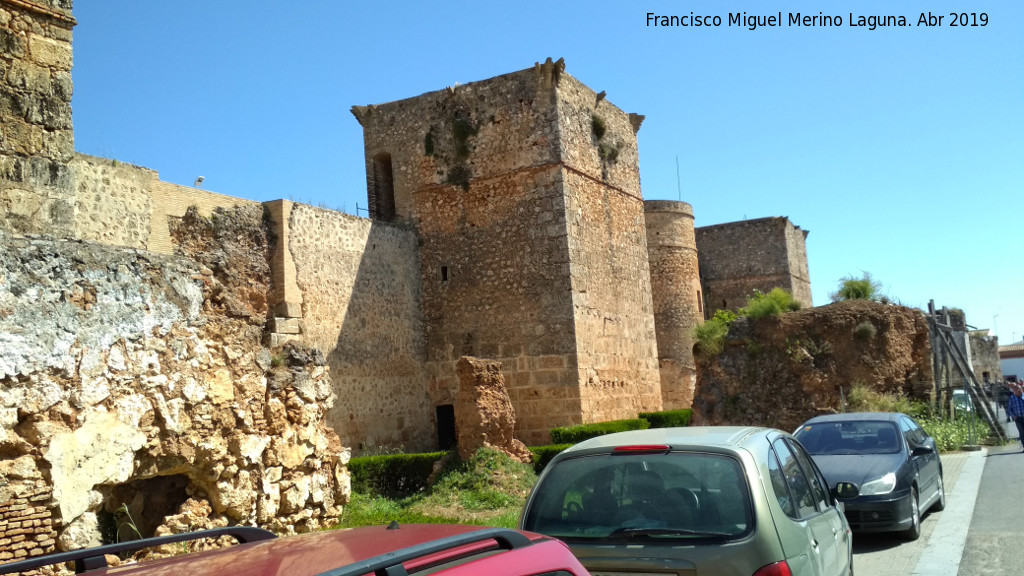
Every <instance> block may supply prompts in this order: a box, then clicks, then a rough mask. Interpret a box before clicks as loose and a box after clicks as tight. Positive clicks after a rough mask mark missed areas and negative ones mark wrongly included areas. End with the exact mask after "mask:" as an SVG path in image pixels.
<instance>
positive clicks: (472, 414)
mask: <svg viewBox="0 0 1024 576" xmlns="http://www.w3.org/2000/svg"><path fill="white" fill-rule="evenodd" d="M456 368H457V370H458V374H459V398H458V401H457V402H456V403H455V429H456V433H457V435H458V446H459V457H460V458H462V459H464V460H465V459H468V458H469V457H470V456H472V455H473V453H475V452H476V451H477V450H478V449H480V448H482V447H484V446H487V447H489V448H494V449H496V450H501V451H502V452H505V453H507V454H509V455H510V456H512V457H513V458H515V459H516V460H519V461H520V462H530V460H531V459H532V454H531V453H530V451H529V449H527V448H526V445H524V444H523V443H522V442H520V441H519V440H516V439H515V438H514V437H513V435H512V431H513V429H514V428H515V424H516V413H515V408H513V406H512V400H511V399H509V397H508V390H507V389H506V388H505V379H504V378H503V377H502V375H501V363H500V362H494V361H493V360H481V359H478V358H471V357H469V356H463V357H462V358H459V362H458V364H457V366H456Z"/></svg>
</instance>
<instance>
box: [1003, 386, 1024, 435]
mask: <svg viewBox="0 0 1024 576" xmlns="http://www.w3.org/2000/svg"><path fill="white" fill-rule="evenodd" d="M1012 387H1013V394H1011V395H1010V400H1009V401H1008V402H1007V403H1006V414H1007V415H1008V416H1009V417H1010V418H1013V423H1014V424H1016V425H1017V439H1018V440H1020V444H1021V446H1022V447H1024V397H1022V396H1024V389H1022V387H1021V385H1020V384H1017V383H1014V384H1012Z"/></svg>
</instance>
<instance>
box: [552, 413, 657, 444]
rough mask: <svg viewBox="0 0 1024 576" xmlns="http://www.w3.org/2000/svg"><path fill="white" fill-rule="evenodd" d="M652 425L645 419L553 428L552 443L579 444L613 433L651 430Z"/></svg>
mask: <svg viewBox="0 0 1024 576" xmlns="http://www.w3.org/2000/svg"><path fill="white" fill-rule="evenodd" d="M650 426H651V423H650V422H648V421H647V420H644V419H643V418H636V419H633V420H611V421H609V422H596V423H594V424H580V425H578V426H569V427H567V428H553V429H552V430H551V442H552V443H554V444H577V443H579V442H583V441H584V440H589V439H591V438H596V437H597V436H604V435H605V434H611V433H613V432H625V431H627V430H645V429H647V428H650Z"/></svg>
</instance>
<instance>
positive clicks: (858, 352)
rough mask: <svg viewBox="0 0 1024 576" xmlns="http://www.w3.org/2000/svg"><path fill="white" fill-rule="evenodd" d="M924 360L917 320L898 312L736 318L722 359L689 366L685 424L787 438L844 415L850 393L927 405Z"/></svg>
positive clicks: (836, 308) (876, 306)
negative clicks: (692, 371)
mask: <svg viewBox="0 0 1024 576" xmlns="http://www.w3.org/2000/svg"><path fill="white" fill-rule="evenodd" d="M931 350H932V348H931V344H930V343H929V330H928V322H927V320H926V319H925V316H924V314H922V313H921V311H920V310H915V309H912V308H906V307H903V306H891V305H887V304H881V303H878V302H869V301H866V300H849V301H844V302H834V303H832V304H828V305H826V306H819V307H817V308H806V309H801V310H798V311H796V312H789V313H786V314H783V315H781V316H778V317H767V318H762V319H760V320H756V321H751V320H750V318H746V317H743V318H739V319H737V320H736V321H735V322H733V324H732V326H731V327H730V329H729V334H728V336H727V337H726V340H725V346H724V350H723V351H722V353H721V354H718V355H715V356H711V357H705V356H701V355H698V356H697V366H698V370H697V374H698V377H697V390H696V395H695V397H694V401H693V423H694V425H733V424H744V425H759V426H769V427H773V428H780V429H782V430H793V429H794V428H796V427H797V426H799V425H800V424H802V423H803V422H804V421H806V420H807V419H809V418H811V417H813V416H817V415H819V414H829V413H837V412H841V411H843V407H842V399H843V398H844V397H846V396H849V394H850V390H851V389H852V388H853V387H854V386H865V387H867V388H870V389H872V390H875V391H877V392H882V393H887V394H895V395H900V396H906V397H909V398H911V399H915V400H925V401H930V400H931V399H932V394H933V382H934V381H933V369H932V353H931ZM767 407H770V409H767Z"/></svg>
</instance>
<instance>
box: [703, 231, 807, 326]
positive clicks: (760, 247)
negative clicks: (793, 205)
mask: <svg viewBox="0 0 1024 576" xmlns="http://www.w3.org/2000/svg"><path fill="white" fill-rule="evenodd" d="M806 234H807V233H806V231H802V230H800V228H799V227H796V226H793V224H792V223H791V222H790V221H789V220H788V219H787V218H781V217H779V218H759V219H756V220H744V221H741V222H730V223H727V224H717V225H714V226H703V227H700V228H697V229H696V230H695V235H696V238H697V253H698V259H699V260H700V276H701V285H702V286H703V288H704V302H705V307H704V317H705V318H711V317H712V316H713V315H714V313H715V311H716V310H721V309H729V310H734V311H735V310H736V309H738V308H740V307H742V306H745V305H746V302H747V297H748V296H750V295H751V294H753V292H754V290H760V291H761V292H765V293H767V292H769V291H771V290H772V289H773V288H776V287H778V288H783V289H785V290H787V291H789V292H790V293H791V294H792V295H793V297H794V298H795V299H796V300H797V302H800V304H801V305H802V306H804V307H805V308H806V307H810V306H812V305H813V304H812V302H811V288H810V277H809V276H808V271H807V250H806V247H805V244H804V237H805V236H806Z"/></svg>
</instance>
